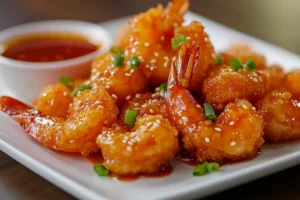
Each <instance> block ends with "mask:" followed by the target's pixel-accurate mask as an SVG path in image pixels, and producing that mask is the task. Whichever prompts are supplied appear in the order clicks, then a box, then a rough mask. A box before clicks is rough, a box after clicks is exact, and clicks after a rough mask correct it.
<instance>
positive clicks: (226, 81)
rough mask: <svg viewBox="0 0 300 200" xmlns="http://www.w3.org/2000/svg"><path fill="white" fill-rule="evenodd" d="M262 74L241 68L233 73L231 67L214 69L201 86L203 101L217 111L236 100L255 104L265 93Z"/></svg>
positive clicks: (225, 66) (224, 66)
mask: <svg viewBox="0 0 300 200" xmlns="http://www.w3.org/2000/svg"><path fill="white" fill-rule="evenodd" d="M264 78H265V76H264V74H261V73H259V72H258V71H257V70H249V69H248V68H243V69H240V70H238V71H235V70H234V69H233V68H232V67H231V66H227V65H223V66H218V67H215V68H214V69H213V70H211V71H210V72H209V75H208V77H207V78H205V80H204V82H203V85H202V92H203V96H204V99H205V100H206V101H207V102H209V103H211V104H212V105H213V106H214V108H216V109H217V110H219V111H220V110H221V111H222V110H223V109H224V107H225V106H226V105H227V104H228V103H230V102H234V101H235V100H236V99H248V100H250V101H251V102H256V101H257V100H259V99H261V98H262V97H263V96H264V95H265V94H266V93H267V85H266V83H265V82H264Z"/></svg>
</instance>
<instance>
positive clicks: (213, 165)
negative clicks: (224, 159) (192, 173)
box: [207, 162, 220, 173]
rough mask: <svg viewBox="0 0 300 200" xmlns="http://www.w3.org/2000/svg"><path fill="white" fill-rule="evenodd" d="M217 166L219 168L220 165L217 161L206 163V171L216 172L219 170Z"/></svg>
mask: <svg viewBox="0 0 300 200" xmlns="http://www.w3.org/2000/svg"><path fill="white" fill-rule="evenodd" d="M219 168H220V165H219V164H218V163H215V162H213V163H208V165H207V171H208V172H209V173H211V172H216V171H218V170H219Z"/></svg>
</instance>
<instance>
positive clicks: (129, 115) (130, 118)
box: [124, 110, 138, 126]
mask: <svg viewBox="0 0 300 200" xmlns="http://www.w3.org/2000/svg"><path fill="white" fill-rule="evenodd" d="M137 114H138V111H137V110H126V114H125V119H124V124H126V125H128V126H134V125H135V121H136V116H137Z"/></svg>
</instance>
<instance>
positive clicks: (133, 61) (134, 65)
mask: <svg viewBox="0 0 300 200" xmlns="http://www.w3.org/2000/svg"><path fill="white" fill-rule="evenodd" d="M129 62H130V63H131V68H132V69H134V68H137V67H138V66H139V65H140V64H141V62H140V60H139V58H138V57H137V56H132V57H131V58H130V59H129Z"/></svg>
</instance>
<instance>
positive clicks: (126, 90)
mask: <svg viewBox="0 0 300 200" xmlns="http://www.w3.org/2000/svg"><path fill="white" fill-rule="evenodd" d="M113 56H114V55H113V54H112V53H107V54H105V55H102V56H99V57H98V58H96V60H95V61H94V63H93V66H92V74H91V78H90V81H91V85H92V87H101V86H103V87H105V89H106V91H107V92H108V93H109V94H111V95H112V97H114V98H116V99H117V104H118V105H120V104H122V103H123V101H125V99H126V98H127V97H128V96H133V95H135V94H136V93H141V92H146V91H147V90H148V79H147V77H146V76H145V74H144V73H143V71H142V69H141V66H140V67H138V68H135V69H132V68H131V67H130V64H128V63H127V61H128V59H127V57H126V58H125V62H124V65H123V66H121V67H118V66H114V65H113V63H112V59H113ZM141 65H142V64H141Z"/></svg>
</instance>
